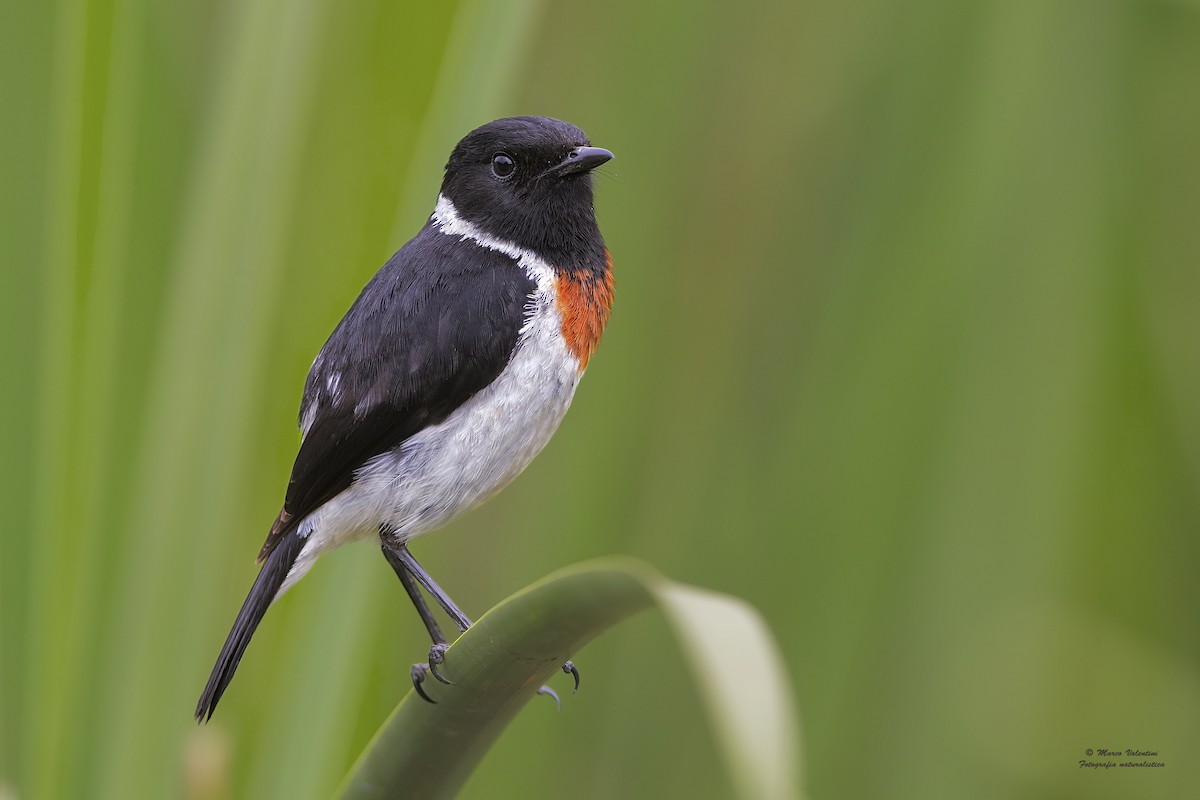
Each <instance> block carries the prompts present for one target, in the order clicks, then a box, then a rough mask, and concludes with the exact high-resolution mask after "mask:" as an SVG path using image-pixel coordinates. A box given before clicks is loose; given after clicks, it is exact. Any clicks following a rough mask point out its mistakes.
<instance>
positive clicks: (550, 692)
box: [537, 686, 562, 711]
mask: <svg viewBox="0 0 1200 800" xmlns="http://www.w3.org/2000/svg"><path fill="white" fill-rule="evenodd" d="M537 693H538V694H544V695H546V696H547V697H552V698H554V705H555V706H557V707H558V710H559V711H562V701H561V700H559V699H558V692H556V691H554V690H553V689H551V688H550V687H549V686H543V687H542V688H540V689H538V690H537Z"/></svg>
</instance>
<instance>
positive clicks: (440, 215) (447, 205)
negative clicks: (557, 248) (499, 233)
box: [429, 194, 555, 291]
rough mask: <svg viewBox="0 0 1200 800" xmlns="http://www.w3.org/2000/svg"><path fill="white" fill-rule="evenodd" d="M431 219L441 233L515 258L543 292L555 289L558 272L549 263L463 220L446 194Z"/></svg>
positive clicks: (529, 251)
mask: <svg viewBox="0 0 1200 800" xmlns="http://www.w3.org/2000/svg"><path fill="white" fill-rule="evenodd" d="M429 219H430V221H431V222H433V224H434V226H435V227H437V229H438V230H440V231H441V232H442V233H444V234H446V235H447V236H457V237H459V238H460V239H468V240H470V241H472V242H474V243H475V244H477V245H479V246H480V247H486V248H487V249H488V250H495V251H496V252H497V253H503V254H504V255H506V256H508V257H509V258H515V259H516V260H517V263H518V264H520V265H521V268H522V269H524V270H525V273H526V274H527V275H529V277H530V279H532V280H533V282H534V283H536V284H537V286H538V288H539V289H541V290H542V291H547V290H549V288H550V287H552V286H553V285H554V281H555V276H554V269H553V268H552V267H551V266H550V264H549V263H547V262H546V260H545V259H543V258H542V257H541V256H539V255H537V254H536V253H534V252H533V251H532V250H526V249H525V248H524V247H521V246H520V245H518V244H517V243H515V242H510V241H508V240H507V239H500V238H498V237H496V236H492V235H491V234H490V233H487V232H485V231H483V230H482V229H481V228H480V227H479V226H478V225H476V224H475V223H473V222H470V221H468V220H465V219H463V218H462V217H461V216H459V213H458V209H457V208H455V207H454V203H452V202H450V198H449V197H446V196H445V195H444V194H439V195H438V199H437V205H436V206H435V207H434V209H433V215H432V216H431V217H430V218H429Z"/></svg>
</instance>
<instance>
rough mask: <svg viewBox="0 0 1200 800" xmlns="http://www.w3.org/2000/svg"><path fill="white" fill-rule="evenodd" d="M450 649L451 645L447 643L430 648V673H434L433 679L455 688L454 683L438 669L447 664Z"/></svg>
mask: <svg viewBox="0 0 1200 800" xmlns="http://www.w3.org/2000/svg"><path fill="white" fill-rule="evenodd" d="M448 649H450V645H448V644H445V643H440V644H435V645H434V646H433V647H431V648H429V671H430V672H432V673H433V677H435V678H437V679H438V680H439V681H441V682H442V683H444V684H447V685H449V686H453V685H454V681H452V680H450V679H449V678H447V677H446V676H445V675H443V674H442V673H441V671H439V670H438V667H440V666H441V665H442V664H444V663H445V662H446V651H447V650H448Z"/></svg>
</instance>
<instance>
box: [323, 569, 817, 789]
mask: <svg viewBox="0 0 1200 800" xmlns="http://www.w3.org/2000/svg"><path fill="white" fill-rule="evenodd" d="M655 604H657V605H658V607H659V608H661V609H662V610H663V611H664V612H666V613H667V615H668V617H669V618H670V619H671V622H672V625H673V627H674V628H675V630H676V631H677V633H678V635H679V638H680V640H681V643H682V644H683V646H684V650H685V652H686V654H687V655H688V656H689V663H690V664H691V666H692V668H693V670H694V671H695V672H696V673H697V675H698V676H699V678H700V680H699V685H700V689H701V696H702V698H703V699H704V701H705V702H706V704H707V705H708V706H709V708H710V710H711V719H712V720H713V727H714V729H715V731H716V735H717V738H718V741H719V742H720V743H721V744H722V745H723V747H724V754H725V756H726V758H727V760H728V763H729V765H730V769H731V773H732V777H733V782H734V785H735V787H736V789H737V791H738V794H739V796H740V797H744V798H747V800H792V798H798V797H799V796H800V793H799V789H798V786H799V784H798V774H799V749H798V736H797V735H796V730H797V724H796V722H795V719H794V716H793V709H794V705H793V700H792V695H791V691H790V689H789V687H788V682H787V679H786V677H785V674H786V673H785V671H784V670H783V668H782V664H781V661H780V659H779V655H778V651H777V648H776V647H775V646H774V643H773V641H772V638H771V635H770V633H769V632H768V630H767V628H766V626H765V625H764V624H763V622H762V620H761V618H760V617H759V616H758V615H757V613H756V612H754V610H753V609H751V608H750V607H749V606H748V605H746V604H745V603H744V602H742V601H740V600H736V599H734V598H730V597H727V596H723V595H719V594H715V593H712V592H705V591H701V590H699V589H695V588H692V587H688V586H684V585H681V584H676V583H672V582H670V581H668V580H666V579H664V578H663V577H662V576H660V575H658V574H657V573H655V572H654V571H653V570H651V569H649V568H648V567H646V566H645V565H644V564H642V563H640V562H637V561H634V560H632V559H600V560H597V561H593V562H588V563H585V564H578V565H575V566H572V567H567V568H565V569H563V570H560V571H559V572H556V573H554V574H553V575H550V576H548V577H546V578H545V579H543V580H541V581H539V582H538V583H536V584H534V585H532V586H530V587H528V588H526V589H523V590H521V591H520V592H517V593H516V594H515V595H513V596H512V597H509V598H508V599H507V600H505V601H503V602H501V603H500V604H499V605H497V606H496V607H495V608H493V609H492V610H490V611H489V612H488V613H487V614H485V615H484V616H483V617H482V618H480V619H479V620H478V621H477V622H476V623H475V625H474V626H473V627H472V628H471V629H470V630H468V631H467V632H466V633H464V634H463V635H462V636H461V637H460V638H459V639H458V641H456V642H455V643H454V645H453V646H452V647H451V648H450V650H449V651H448V652H447V653H446V663H445V665H444V667H443V669H444V671H445V674H447V675H448V676H450V677H451V679H452V680H454V681H455V684H454V685H453V686H450V687H441V686H439V685H438V684H437V683H436V682H434V681H433V680H432V678H430V679H428V680H427V683H426V688H427V691H429V692H430V693H431V696H432V697H433V698H434V699H435V700H436V701H437V704H436V705H433V704H430V703H427V702H425V701H424V700H422V699H421V698H420V697H418V696H417V695H416V693H415V692H412V691H410V692H409V693H408V694H407V695H406V696H405V698H404V700H402V701H401V703H400V705H399V706H397V708H396V710H395V711H394V712H393V713H392V715H391V716H390V717H389V718H388V720H387V721H386V722H385V723H384V725H383V727H382V728H380V730H379V732H378V733H377V734H376V736H375V738H374V739H372V741H371V743H370V744H369V745H368V747H367V749H366V750H364V751H363V754H362V755H361V756H360V758H359V760H358V762H357V763H356V764H355V766H354V768H353V769H352V770H351V772H350V774H349V775H348V776H347V778H346V781H345V782H344V784H343V786H342V788H341V790H340V791H339V796H340V797H341V798H343V800H366V799H367V798H387V797H399V796H414V797H423V798H431V799H434V800H436V799H437V798H451V797H454V796H455V795H456V794H457V792H458V790H459V789H460V788H461V786H462V785H463V784H464V783H465V782H466V780H467V778H468V777H469V776H470V774H471V772H472V771H473V770H474V768H475V766H476V764H477V763H478V762H479V760H480V759H481V758H482V757H483V755H484V753H485V752H486V750H487V749H488V747H489V746H490V744H491V743H492V742H494V741H495V739H496V738H497V737H498V736H499V735H500V733H501V732H502V731H503V729H504V728H505V726H506V725H507V724H508V723H509V722H510V721H511V720H512V719H513V717H515V716H516V714H517V712H518V711H520V709H521V708H522V707H523V706H524V705H525V703H526V702H528V701H529V700H530V699H531V698H533V697H535V696H537V689H538V687H540V686H542V685H543V683H544V682H545V681H547V680H549V679H550V678H551V677H552V676H553V675H554V674H555V673H556V672H559V671H560V666H561V664H562V663H563V662H564V661H565V660H567V659H568V658H570V657H571V654H572V653H574V652H576V651H577V650H578V649H579V648H580V647H582V646H583V645H585V644H586V643H587V642H588V641H590V640H591V639H593V638H594V637H596V636H598V635H599V634H600V633H602V632H604V631H605V630H607V629H608V628H610V627H612V626H613V625H616V624H617V623H619V622H621V621H622V620H624V619H625V618H627V617H629V616H630V615H632V614H634V613H636V612H639V611H642V610H644V609H646V608H648V607H650V606H652V605H655ZM654 660H655V659H654V654H653V653H647V654H646V657H645V658H644V659H639V660H637V661H634V662H629V663H627V664H626V665H625V667H626V668H627V669H628V670H630V671H633V672H635V673H636V674H637V676H638V677H639V679H642V680H670V679H672V676H670V675H663V674H659V673H658V672H657V671H656V670H655V669H654V667H653V665H654ZM744 660H749V661H751V662H754V663H744ZM731 665H737V666H738V667H739V668H742V671H748V672H749V673H750V674H749V675H748V676H745V675H743V676H742V678H741V680H739V681H736V682H735V681H731V680H728V678H729V677H730V674H731V669H730V666H731ZM755 681H759V683H758V684H757V685H755V686H753V687H752V688H751V689H747V688H746V684H749V683H753V682H755Z"/></svg>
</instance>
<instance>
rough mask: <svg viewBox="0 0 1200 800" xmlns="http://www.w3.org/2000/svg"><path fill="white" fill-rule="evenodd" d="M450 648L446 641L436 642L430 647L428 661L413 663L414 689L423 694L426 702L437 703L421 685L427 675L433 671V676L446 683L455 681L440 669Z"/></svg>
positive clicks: (422, 696)
mask: <svg viewBox="0 0 1200 800" xmlns="http://www.w3.org/2000/svg"><path fill="white" fill-rule="evenodd" d="M448 649H450V645H448V644H446V643H445V642H441V643H439V644H435V645H434V646H433V647H430V648H429V661H428V663H420V662H418V663H416V664H413V665H412V683H413V689H415V690H416V691H417V694H419V695H421V698H422V699H424V700H425V701H426V702H429V703H433V704H435V705H436V704H437V701H436V700H434V699H433V698H432V697H430V696H429V695H427V694H425V689H424V687H422V686H421V684H422V683H424V681H425V676H426V675H428V674H431V673H432V675H433V677H435V678H437V679H438V680H439V681H441V682H442V683H446V684H453V683H454V681H452V680H450V679H449V678H447V677H446V676H445V675H443V674H442V673H441V672H440V671H439V670H438V667H439V666H441V665H442V664H444V663H445V661H446V651H447V650H448Z"/></svg>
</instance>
